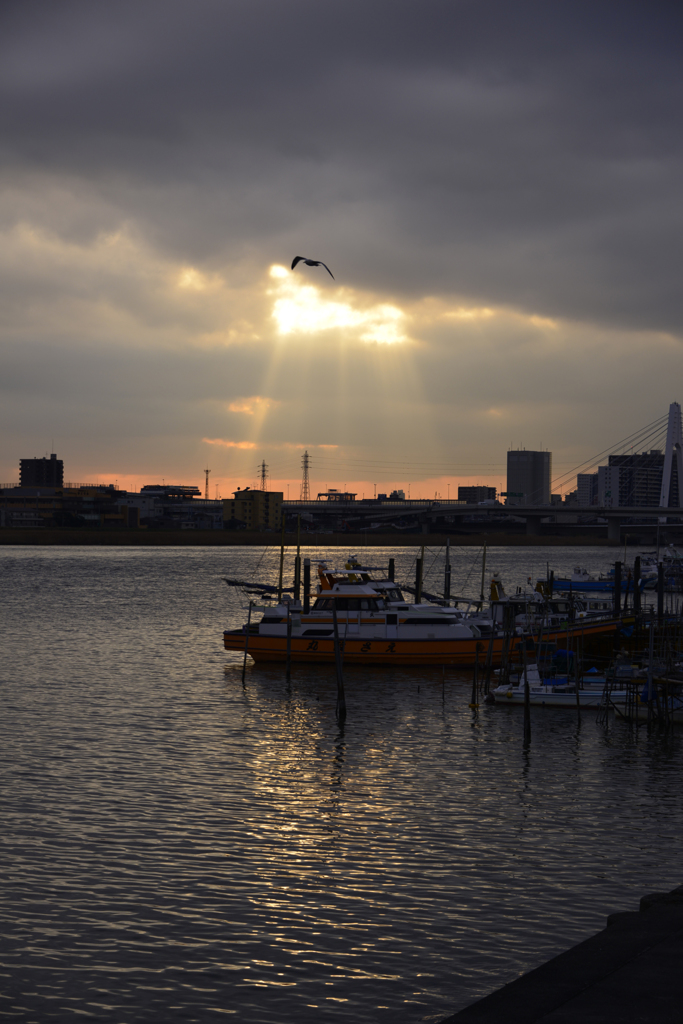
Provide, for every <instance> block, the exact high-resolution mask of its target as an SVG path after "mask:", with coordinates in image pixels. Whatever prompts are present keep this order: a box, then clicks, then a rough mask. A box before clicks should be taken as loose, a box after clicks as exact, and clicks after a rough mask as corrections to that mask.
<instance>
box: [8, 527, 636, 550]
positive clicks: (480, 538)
mask: <svg viewBox="0 0 683 1024" xmlns="http://www.w3.org/2000/svg"><path fill="white" fill-rule="evenodd" d="M447 540H450V542H451V546H452V547H456V548H457V547H481V546H482V545H483V544H484V543H486V544H488V545H489V547H539V546H540V547H605V546H607V545H608V541H607V540H606V539H605V538H604V537H592V536H580V537H552V536H543V535H535V536H528V535H526V534H522V533H489V534H486V533H471V534H451V535H450V536H447V535H446V534H437V533H398V534H397V533H387V534H370V535H368V534H364V533H305V534H302V536H301V547H302V548H319V547H342V548H363V547H373V548H375V547H381V548H393V547H421V546H422V545H423V544H424V545H425V547H430V548H434V547H441V546H442V545H444V544H445V543H446V541H447ZM60 544H62V545H74V544H75V545H79V546H85V545H93V546H100V545H104V546H114V547H116V546H118V547H157V546H165V547H233V546H239V547H247V546H252V545H253V546H255V547H273V546H279V544H280V535H279V534H278V533H257V532H255V531H249V530H102V529H83V530H81V529H78V528H75V529H64V530H58V529H50V528H47V529H2V530H0V545H38V546H41V545H42V546H52V545H60ZM285 544H286V545H287V546H288V547H292V546H293V545H295V544H296V534H293V533H288V534H285ZM613 546H614V547H618V546H619V545H617V544H614V545H613Z"/></svg>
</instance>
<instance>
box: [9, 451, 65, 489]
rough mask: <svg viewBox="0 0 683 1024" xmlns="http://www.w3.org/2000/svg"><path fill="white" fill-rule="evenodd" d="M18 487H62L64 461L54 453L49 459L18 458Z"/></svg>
mask: <svg viewBox="0 0 683 1024" xmlns="http://www.w3.org/2000/svg"><path fill="white" fill-rule="evenodd" d="M19 486H20V487H63V486H64V462H63V461H62V459H58V458H57V456H56V455H51V456H50V458H49V459H20V460H19Z"/></svg>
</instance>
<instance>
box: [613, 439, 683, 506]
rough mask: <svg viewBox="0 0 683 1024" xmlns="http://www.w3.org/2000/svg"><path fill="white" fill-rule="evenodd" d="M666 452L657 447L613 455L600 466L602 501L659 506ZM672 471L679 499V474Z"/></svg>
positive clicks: (673, 489)
mask: <svg viewBox="0 0 683 1024" xmlns="http://www.w3.org/2000/svg"><path fill="white" fill-rule="evenodd" d="M663 469H664V454H663V452H661V451H659V450H658V449H656V448H653V449H652V451H649V452H642V454H639V455H610V457H609V460H608V465H606V466H598V504H599V505H606V506H607V507H612V508H617V507H621V508H624V507H627V508H634V507H638V506H649V507H651V508H652V507H655V506H657V505H659V498H660V492H661V488H662V472H663ZM675 470H676V467H675V466H674V471H673V473H672V487H671V492H672V499H673V500H675V501H676V502H677V500H678V474H677V473H676V471H675Z"/></svg>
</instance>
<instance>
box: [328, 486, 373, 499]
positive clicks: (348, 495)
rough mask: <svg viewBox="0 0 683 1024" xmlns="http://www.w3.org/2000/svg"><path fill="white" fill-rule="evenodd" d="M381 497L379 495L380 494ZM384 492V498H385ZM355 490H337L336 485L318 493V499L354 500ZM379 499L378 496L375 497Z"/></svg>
mask: <svg viewBox="0 0 683 1024" xmlns="http://www.w3.org/2000/svg"><path fill="white" fill-rule="evenodd" d="M380 497H381V495H380ZM386 497H387V496H386V494H385V495H384V500H386ZM355 500H356V492H355V491H338V490H337V488H336V487H330V488H329V490H327V491H320V492H319V493H318V501H355ZM377 500H378V501H379V498H378V499H377Z"/></svg>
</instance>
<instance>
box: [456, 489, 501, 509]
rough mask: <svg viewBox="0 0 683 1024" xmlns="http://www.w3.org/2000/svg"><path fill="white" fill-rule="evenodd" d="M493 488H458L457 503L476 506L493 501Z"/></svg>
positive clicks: (494, 491) (494, 498)
mask: <svg viewBox="0 0 683 1024" xmlns="http://www.w3.org/2000/svg"><path fill="white" fill-rule="evenodd" d="M495 500H496V488H495V487H479V486H477V487H458V501H464V502H466V503H467V504H468V505H478V504H479V503H480V502H481V501H495Z"/></svg>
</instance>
